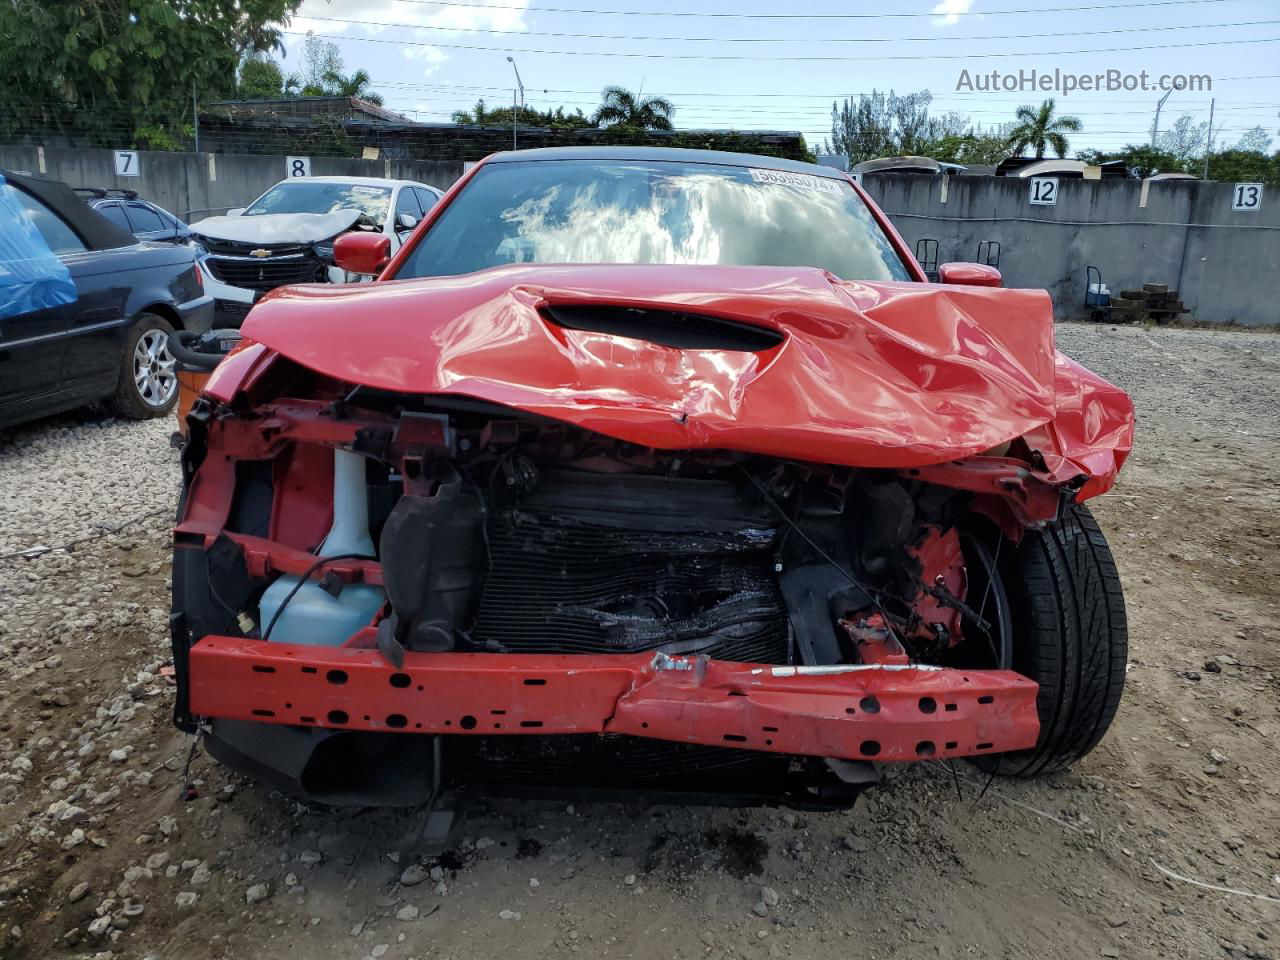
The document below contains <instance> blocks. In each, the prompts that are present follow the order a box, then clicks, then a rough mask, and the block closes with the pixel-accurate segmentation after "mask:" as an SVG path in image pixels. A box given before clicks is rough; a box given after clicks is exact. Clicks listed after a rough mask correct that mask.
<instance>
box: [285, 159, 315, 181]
mask: <svg viewBox="0 0 1280 960" xmlns="http://www.w3.org/2000/svg"><path fill="white" fill-rule="evenodd" d="M284 175H285V176H286V177H288V178H289V179H293V178H294V177H309V176H311V158H310V157H285V158H284Z"/></svg>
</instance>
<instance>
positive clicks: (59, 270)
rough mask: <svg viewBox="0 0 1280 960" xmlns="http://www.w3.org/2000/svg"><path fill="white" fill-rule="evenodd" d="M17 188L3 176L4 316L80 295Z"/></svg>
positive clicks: (0, 272) (0, 250)
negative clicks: (24, 204)
mask: <svg viewBox="0 0 1280 960" xmlns="http://www.w3.org/2000/svg"><path fill="white" fill-rule="evenodd" d="M14 190H15V188H14V187H11V186H9V184H8V183H7V182H6V181H5V179H4V177H3V176H0V320H2V319H6V318H8V317H16V316H19V315H20V314H24V313H31V312H32V311H33V310H44V309H47V308H49V307H58V306H61V305H62V304H64V303H72V302H73V301H74V300H75V299H76V285H75V282H74V281H73V280H72V279H71V272H70V271H69V270H67V268H66V266H65V265H64V264H63V263H62V261H61V260H59V259H58V258H57V257H56V256H55V255H54V253H53V251H52V250H50V249H49V245H48V244H47V243H45V242H44V237H42V236H41V235H40V231H39V230H37V229H36V225H35V224H34V223H32V222H31V221H30V220H29V219H28V218H27V213H26V211H25V210H24V209H23V207H22V204H21V203H20V202H19V201H18V198H17V197H16V196H14Z"/></svg>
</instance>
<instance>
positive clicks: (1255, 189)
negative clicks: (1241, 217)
mask: <svg viewBox="0 0 1280 960" xmlns="http://www.w3.org/2000/svg"><path fill="white" fill-rule="evenodd" d="M1231 209H1232V210H1245V211H1248V212H1253V211H1254V210H1261V209H1262V184H1260V183H1237V184H1236V186H1235V189H1234V190H1232V191H1231Z"/></svg>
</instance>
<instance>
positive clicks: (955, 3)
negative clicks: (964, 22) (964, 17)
mask: <svg viewBox="0 0 1280 960" xmlns="http://www.w3.org/2000/svg"><path fill="white" fill-rule="evenodd" d="M972 6H973V0H942V2H941V3H940V4H938V5H937V6H936V7H934V8H933V11H932V12H933V13H936V14H939V16H938V18H937V19H936V20H934V21H933V22H934V25H935V26H939V27H949V26H951V25H952V24H954V23H959V22H960V17H959V16H958V14H961V13H968V12H969V8H970V7H972Z"/></svg>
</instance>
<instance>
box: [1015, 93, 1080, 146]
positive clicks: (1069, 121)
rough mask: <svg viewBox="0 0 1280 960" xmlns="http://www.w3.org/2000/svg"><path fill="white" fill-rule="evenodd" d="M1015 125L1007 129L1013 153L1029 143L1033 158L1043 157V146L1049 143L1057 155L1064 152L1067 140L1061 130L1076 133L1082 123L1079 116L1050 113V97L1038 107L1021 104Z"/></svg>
mask: <svg viewBox="0 0 1280 960" xmlns="http://www.w3.org/2000/svg"><path fill="white" fill-rule="evenodd" d="M1016 117H1017V125H1016V126H1015V127H1014V128H1013V130H1011V131H1010V133H1009V145H1010V147H1011V149H1012V150H1013V155H1014V156H1015V157H1020V156H1022V152H1023V151H1024V150H1026V149H1027V148H1028V147H1031V148H1032V149H1034V150H1035V152H1036V159H1037V160H1043V159H1044V151H1045V147H1052V148H1053V151H1054V152H1055V153H1056V154H1057V155H1058V156H1059V157H1065V156H1066V155H1067V148H1068V147H1069V146H1070V142H1069V141H1068V140H1067V138H1066V136H1065V134H1067V133H1078V132H1079V131H1080V129H1081V127H1082V124H1081V123H1080V118H1079V117H1060V116H1054V102H1053V98H1052V97H1050V98H1049V99H1048V100H1045V101H1044V102H1043V103H1042V104H1040V106H1039V107H1033V106H1031V105H1030V104H1024V105H1023V106H1021V107H1019V108H1018V111H1017V114H1016Z"/></svg>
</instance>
